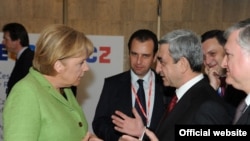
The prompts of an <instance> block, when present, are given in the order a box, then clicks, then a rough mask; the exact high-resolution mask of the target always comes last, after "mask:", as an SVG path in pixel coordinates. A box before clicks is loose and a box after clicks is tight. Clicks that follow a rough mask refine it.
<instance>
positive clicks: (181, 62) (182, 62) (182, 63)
mask: <svg viewBox="0 0 250 141" xmlns="http://www.w3.org/2000/svg"><path fill="white" fill-rule="evenodd" d="M178 63H179V68H180V70H181V72H186V71H187V70H188V69H189V67H190V65H189V62H188V60H187V58H185V57H181V58H180V60H179V61H178Z"/></svg>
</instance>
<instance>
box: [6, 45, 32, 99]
mask: <svg viewBox="0 0 250 141" xmlns="http://www.w3.org/2000/svg"><path fill="white" fill-rule="evenodd" d="M33 58H34V51H32V50H31V49H30V48H27V49H25V50H24V51H23V53H22V54H21V56H20V57H19V59H18V60H17V61H16V63H15V66H14V68H13V70H12V72H11V75H10V78H9V81H8V84H7V89H6V94H7V96H8V95H9V92H10V91H11V89H12V87H13V86H14V85H15V84H16V82H18V81H19V80H20V79H22V78H23V77H24V76H26V75H27V73H28V72H29V68H30V67H31V66H32V61H33Z"/></svg>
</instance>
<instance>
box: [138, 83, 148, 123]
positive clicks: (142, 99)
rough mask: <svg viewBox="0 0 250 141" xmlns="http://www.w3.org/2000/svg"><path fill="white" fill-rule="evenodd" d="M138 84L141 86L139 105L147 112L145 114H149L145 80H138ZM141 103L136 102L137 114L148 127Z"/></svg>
mask: <svg viewBox="0 0 250 141" xmlns="http://www.w3.org/2000/svg"><path fill="white" fill-rule="evenodd" d="M137 83H138V84H139V89H138V91H137V97H138V100H139V103H141V106H142V108H143V110H144V111H145V114H147V111H146V100H145V92H144V88H143V80H142V79H139V80H137ZM139 103H138V101H137V100H135V108H136V110H137V112H138V113H139V114H140V116H141V118H142V121H143V123H144V125H147V119H146V117H145V116H144V115H143V112H142V109H141V108H140V105H139Z"/></svg>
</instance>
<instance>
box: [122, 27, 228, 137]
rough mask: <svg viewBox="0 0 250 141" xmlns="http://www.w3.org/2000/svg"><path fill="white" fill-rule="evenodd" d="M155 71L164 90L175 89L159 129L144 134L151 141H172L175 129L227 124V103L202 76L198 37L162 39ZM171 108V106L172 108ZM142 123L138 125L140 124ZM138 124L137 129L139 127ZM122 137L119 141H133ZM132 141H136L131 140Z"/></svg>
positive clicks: (178, 33) (183, 33)
mask: <svg viewBox="0 0 250 141" xmlns="http://www.w3.org/2000/svg"><path fill="white" fill-rule="evenodd" d="M159 44H160V47H159V51H158V53H157V66H156V71H157V72H158V73H159V74H160V75H161V77H162V80H163V83H164V85H165V86H172V87H175V88H176V97H175V96H174V97H173V99H175V100H177V101H175V105H174V104H172V100H171V102H170V104H169V106H168V110H167V111H166V113H165V115H164V116H163V118H162V120H161V122H160V123H159V126H158V128H157V129H156V131H155V135H153V132H150V131H149V130H148V129H146V130H144V131H145V133H146V135H148V136H149V138H150V140H151V141H158V140H159V141H175V129H176V125H189V126H190V125H204V127H205V126H206V125H219V124H221V125H222V124H223V125H224V124H230V123H231V121H232V117H231V116H230V114H229V110H228V108H227V106H226V103H225V101H224V100H222V98H220V96H219V95H218V94H217V93H216V91H215V90H214V89H213V88H212V87H211V85H210V84H209V82H208V81H207V80H206V79H205V78H204V75H203V73H202V65H203V54H202V48H201V42H200V38H199V36H197V35H196V34H195V33H193V32H192V31H190V30H174V31H172V32H170V33H168V34H166V35H165V36H163V37H162V38H161V40H160V41H159ZM173 105H174V106H173ZM140 123H141V122H140ZM140 123H139V122H137V124H138V126H141V125H139V124H140ZM131 138H132V137H131V136H128V135H123V136H122V137H121V140H120V141H126V140H132V139H131ZM133 140H135V138H134V139H133Z"/></svg>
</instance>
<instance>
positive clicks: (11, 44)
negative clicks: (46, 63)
mask: <svg viewBox="0 0 250 141" xmlns="http://www.w3.org/2000/svg"><path fill="white" fill-rule="evenodd" d="M2 31H3V42H2V43H3V45H4V46H5V48H6V50H7V51H8V52H9V53H10V54H12V55H14V56H15V59H16V62H15V66H14V68H13V70H12V72H11V75H10V77H9V81H8V84H7V89H6V94H7V96H8V95H9V92H10V91H11V89H12V87H13V86H14V85H15V83H16V82H18V81H19V80H20V79H22V78H23V77H24V76H25V75H26V74H27V73H28V72H29V68H30V67H31V66H32V60H33V57H34V52H33V51H32V50H31V49H30V48H29V37H28V33H27V31H26V29H25V27H24V26H23V25H21V24H19V23H9V24H6V25H4V27H3V29H2ZM7 96H6V97H7Z"/></svg>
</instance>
